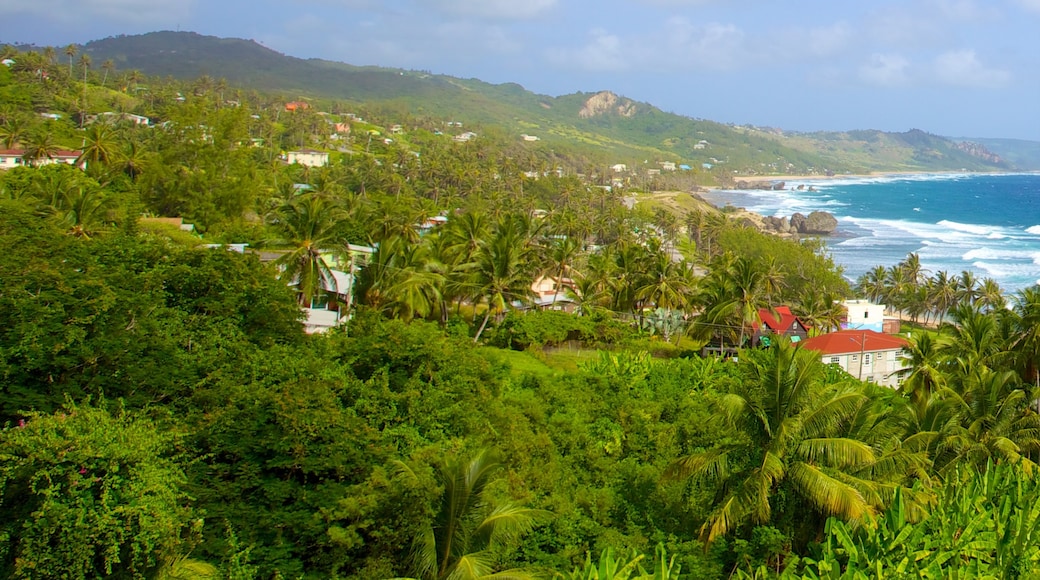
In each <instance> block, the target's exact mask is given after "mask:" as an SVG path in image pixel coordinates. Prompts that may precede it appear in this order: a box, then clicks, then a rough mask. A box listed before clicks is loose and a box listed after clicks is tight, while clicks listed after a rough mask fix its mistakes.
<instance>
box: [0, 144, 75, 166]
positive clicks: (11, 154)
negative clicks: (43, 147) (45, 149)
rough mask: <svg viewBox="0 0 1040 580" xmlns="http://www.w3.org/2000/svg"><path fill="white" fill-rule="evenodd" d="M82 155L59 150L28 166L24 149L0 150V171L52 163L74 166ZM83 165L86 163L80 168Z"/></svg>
mask: <svg viewBox="0 0 1040 580" xmlns="http://www.w3.org/2000/svg"><path fill="white" fill-rule="evenodd" d="M82 153H83V152H82V151H64V150H59V151H55V152H54V153H52V154H51V156H50V157H44V158H41V159H36V160H35V161H33V162H32V164H31V165H30V164H29V163H26V161H25V150H24V149H0V169H11V168H12V167H21V166H23V165H25V166H34V167H39V166H41V165H51V164H53V163H64V164H66V165H76V160H77V159H79V156H80V155H81V154H82ZM85 165H86V163H83V164H81V166H85Z"/></svg>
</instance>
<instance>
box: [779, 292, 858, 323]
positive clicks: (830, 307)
mask: <svg viewBox="0 0 1040 580" xmlns="http://www.w3.org/2000/svg"><path fill="white" fill-rule="evenodd" d="M791 310H792V312H794V314H795V315H796V316H798V318H799V319H800V320H801V321H802V322H804V323H806V326H808V327H810V328H811V329H813V330H814V331H815V332H817V333H819V334H826V333H828V332H830V331H831V330H834V329H837V328H841V323H842V321H843V320H844V319H845V315H846V312H845V309H844V307H842V305H841V304H840V303H839V302H838V301H837V300H835V299H834V296H833V295H831V294H830V293H829V292H818V291H817V290H816V289H815V288H810V289H808V290H806V291H805V293H804V294H803V295H802V297H801V298H799V300H798V301H797V302H796V303H795V304H794V305H793V306H792V308H791Z"/></svg>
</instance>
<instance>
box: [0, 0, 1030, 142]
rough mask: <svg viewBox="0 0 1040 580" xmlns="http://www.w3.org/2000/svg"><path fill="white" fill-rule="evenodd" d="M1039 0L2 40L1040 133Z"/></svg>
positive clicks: (7, 16)
mask: <svg viewBox="0 0 1040 580" xmlns="http://www.w3.org/2000/svg"><path fill="white" fill-rule="evenodd" d="M1038 28H1040V0H902V1H884V0H874V1H871V2H858V1H857V2H851V1H850V2H846V1H842V0H792V1H785V2H781V1H778V0H280V1H278V2H274V1H270V0H167V1H166V2H160V1H156V0H34V1H32V2H3V3H2V4H0V41H2V42H12V43H13V42H29V43H36V44H40V45H43V44H54V45H62V46H63V45H65V44H68V43H69V42H77V43H82V42H86V41H89V40H93V39H97V38H103V37H106V36H110V35H115V34H136V33H143V32H149V31H153V30H191V31H195V32H199V33H202V34H211V35H216V36H228V37H238V38H251V39H254V40H256V41H258V42H260V43H262V44H263V45H265V46H267V47H269V48H272V49H274V50H277V51H279V52H282V53H285V54H288V55H292V56H298V57H305V58H306V57H318V58H325V59H330V60H338V61H343V62H348V63H351V64H358V65H368V64H372V65H382V66H392V67H403V68H408V69H422V70H429V71H432V72H435V73H444V74H450V75H454V76H459V77H465V78H469V77H476V78H480V79H482V80H486V81H489V82H495V83H501V82H516V83H519V84H521V85H523V86H524V87H526V88H528V89H530V90H532V91H535V92H538V93H544V94H549V95H560V94H566V93H572V92H576V91H587V92H589V91H599V90H612V91H614V92H617V93H619V94H623V95H625V96H628V97H631V98H634V99H636V100H640V101H646V102H649V103H652V104H654V105H656V106H658V107H660V108H662V109H665V110H667V111H671V112H675V113H680V114H683V115H688V116H690V117H696V118H703V119H710V120H714V121H721V122H724V123H737V124H744V123H750V124H755V125H762V126H773V127H779V128H782V129H787V130H796V131H813V130H845V129H882V130H888V131H904V130H907V129H911V128H918V129H923V130H926V131H929V132H932V133H937V134H941V135H946V136H950V137H1009V138H1021V139H1031V140H1037V141H1040V106H1038V103H1040V66H1038V65H1040V62H1038V61H1040V35H1038V34H1037V32H1036V31H1037V29H1038Z"/></svg>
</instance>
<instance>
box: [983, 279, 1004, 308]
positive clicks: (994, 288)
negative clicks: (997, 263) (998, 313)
mask: <svg viewBox="0 0 1040 580" xmlns="http://www.w3.org/2000/svg"><path fill="white" fill-rule="evenodd" d="M977 303H978V305H979V309H980V310H982V311H983V312H992V311H995V310H1002V309H1004V308H1005V307H1006V306H1007V298H1006V297H1005V296H1004V291H1003V290H1002V289H1001V288H1000V284H997V281H996V280H994V279H993V278H984V279H983V280H982V284H981V285H980V286H979V290H978V297H977Z"/></svg>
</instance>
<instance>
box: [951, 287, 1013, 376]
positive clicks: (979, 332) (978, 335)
mask: <svg viewBox="0 0 1040 580" xmlns="http://www.w3.org/2000/svg"><path fill="white" fill-rule="evenodd" d="M950 319H951V320H950V321H948V322H945V323H943V325H942V326H941V327H940V332H941V333H943V335H944V336H945V337H946V340H944V341H943V344H942V347H941V354H942V356H945V357H948V358H949V359H951V360H953V361H955V363H956V364H955V365H954V367H955V370H956V372H960V373H962V374H963V373H968V372H970V371H971V370H973V369H976V368H977V367H980V366H987V367H990V368H995V366H996V365H999V364H1000V363H1001V362H1002V361H1004V360H1007V359H1008V357H1009V354H1010V353H1009V352H1008V351H1007V350H1006V349H1005V348H1004V344H1003V342H1002V341H1001V340H1000V334H999V332H998V330H999V329H998V326H997V320H996V317H994V316H992V315H990V314H987V313H984V312H981V311H979V310H978V309H977V308H976V307H975V306H972V305H970V304H961V305H959V306H957V307H956V308H954V309H953V310H951V311H950ZM951 372H954V369H951Z"/></svg>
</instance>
